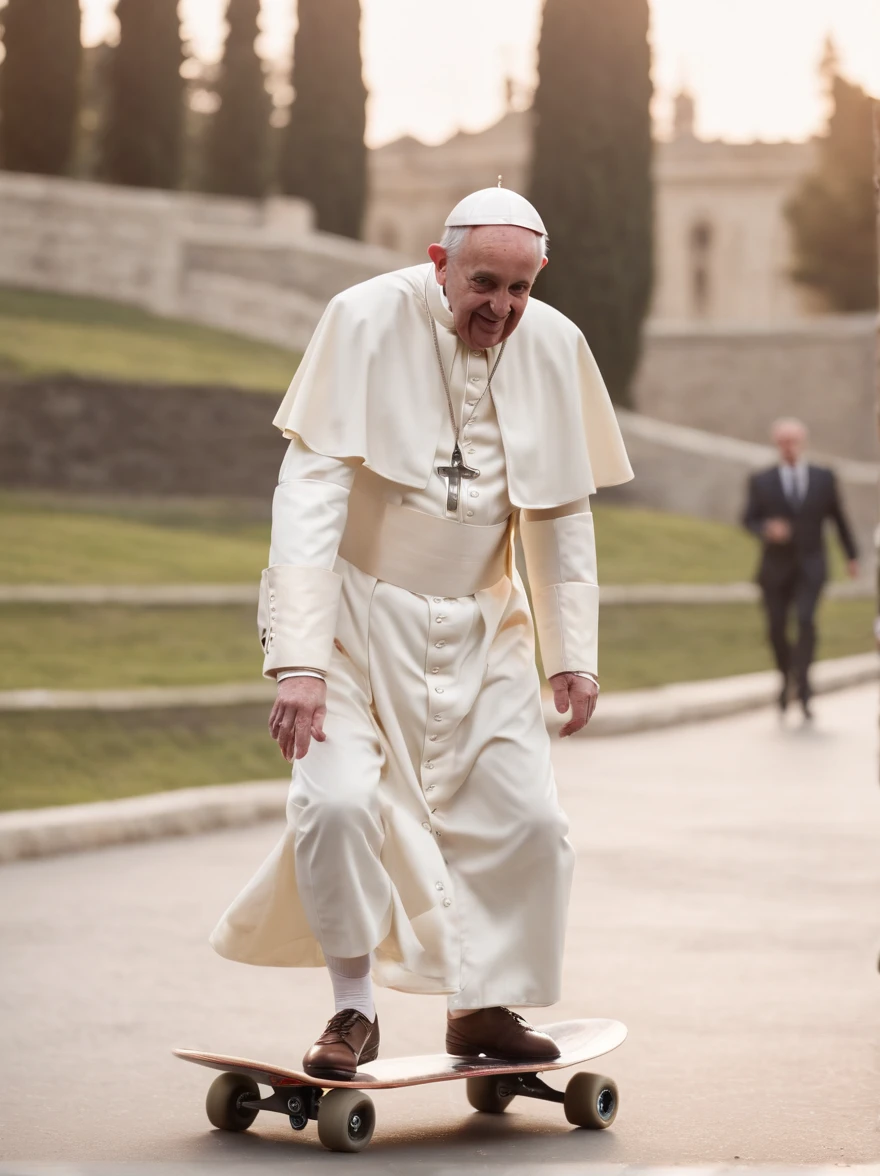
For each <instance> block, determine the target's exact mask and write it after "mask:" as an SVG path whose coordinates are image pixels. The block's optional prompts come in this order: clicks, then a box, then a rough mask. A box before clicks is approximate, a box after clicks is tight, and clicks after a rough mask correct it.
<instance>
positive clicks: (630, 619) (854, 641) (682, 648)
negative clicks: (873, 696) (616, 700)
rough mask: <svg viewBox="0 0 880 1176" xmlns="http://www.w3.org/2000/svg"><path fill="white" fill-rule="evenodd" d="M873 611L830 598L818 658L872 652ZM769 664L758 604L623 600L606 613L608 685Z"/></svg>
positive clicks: (636, 685)
mask: <svg viewBox="0 0 880 1176" xmlns="http://www.w3.org/2000/svg"><path fill="white" fill-rule="evenodd" d="M873 617H874V604H873V601H870V600H828V601H825V603H824V604H823V605H822V606H821V610H820V612H819V619H818V625H819V647H818V656H819V657H826V658H827V657H846V656H848V655H849V654H853V653H868V652H870V651H871V650H872V649H873V648H874V640H873V636H872V629H871V626H872V622H873ZM772 668H773V659H772V657H771V655H770V650H769V647H768V646H767V644H766V641H765V639H764V620H763V614H762V612H761V610H760V608H759V607H758V606H757V605H751V604H701V605H671V604H663V605H626V606H620V607H616V608H605V609H602V611H601V616H600V620H599V672H600V677H601V679H602V689H603V690H636V689H642V688H646V687H650V686H662V685H664V684H665V683H667V682H688V681H696V680H698V679H701V678H724V677H727V676H728V675H731V674H748V673H751V672H753V671H755V670H769V669H772Z"/></svg>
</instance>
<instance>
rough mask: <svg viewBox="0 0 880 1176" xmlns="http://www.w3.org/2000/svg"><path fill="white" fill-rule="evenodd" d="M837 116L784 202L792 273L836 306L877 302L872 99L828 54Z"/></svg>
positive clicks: (841, 308) (848, 307)
mask: <svg viewBox="0 0 880 1176" xmlns="http://www.w3.org/2000/svg"><path fill="white" fill-rule="evenodd" d="M825 71H826V78H827V84H828V88H829V92H830V99H831V116H830V118H829V120H828V126H827V129H826V132H825V134H824V135H823V136H822V138H821V139H820V140H819V143H818V148H819V151H818V162H817V166H816V169H815V171H814V172H813V173H812V174H811V175H809V176H807V178H806V179H805V180H804V182H803V184H802V185H801V187H800V189H799V191H798V192H797V193H796V194H795V196H794V197H793V198H792V199H791V200H790V201H789V204H788V206H787V208H786V214H787V216H788V220H789V223H790V225H791V229H792V238H793V247H794V257H795V263H794V267H793V269H792V277H793V278H794V280H795V281H796V282H799V283H801V284H802V285H804V286H807V287H809V288H811V289H812V290H814V291H816V292H817V293H818V294H819V295H820V296H821V298H822V299H823V301H824V302H825V303H826V305H827V306H828V307H829V308H830V309H831V310H835V311H866V310H873V309H874V307H876V306H877V233H876V221H875V213H874V182H873V171H874V163H873V153H874V152H873V135H872V129H871V127H872V101H873V100H872V99H871V97H870V96H869V95H868V94H866V93H865V91H864V90H863V89H862V88H861V87H860V86H857V85H854V84H853V83H852V82H848V81H847V80H846V79H845V78H843V77H841V76H840V73H839V71H838V69H837V62H836V59H835V57H834V55H833V53H829V54H828V55H827V56H826V65H825Z"/></svg>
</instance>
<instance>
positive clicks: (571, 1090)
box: [564, 1074, 620, 1131]
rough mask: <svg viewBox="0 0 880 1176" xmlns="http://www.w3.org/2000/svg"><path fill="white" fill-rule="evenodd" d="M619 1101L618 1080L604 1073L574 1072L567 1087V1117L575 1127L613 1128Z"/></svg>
mask: <svg viewBox="0 0 880 1176" xmlns="http://www.w3.org/2000/svg"><path fill="white" fill-rule="evenodd" d="M619 1104H620V1097H619V1095H618V1093H617V1083H616V1082H615V1081H614V1079H613V1078H605V1077H604V1076H603V1075H602V1074H575V1076H574V1077H573V1078H572V1079H571V1080H570V1081H569V1083H568V1085H567V1086H566V1088H565V1103H564V1109H565V1117H566V1119H568V1121H569V1123H573V1124H574V1126H575V1127H587V1128H589V1129H591V1130H593V1131H601V1130H602V1129H603V1128H605V1127H610V1126H611V1124H612V1123H613V1122H614V1120H615V1118H616V1116H617V1108H618V1106H619Z"/></svg>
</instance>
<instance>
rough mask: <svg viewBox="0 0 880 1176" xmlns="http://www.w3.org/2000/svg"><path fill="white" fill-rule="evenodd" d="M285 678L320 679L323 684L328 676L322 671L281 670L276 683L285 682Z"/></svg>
mask: <svg viewBox="0 0 880 1176" xmlns="http://www.w3.org/2000/svg"><path fill="white" fill-rule="evenodd" d="M285 678H320V679H321V681H322V682H326V681H327V676H326V675H325V674H322V673H321V671H320V670H280V671H279V672H278V673H277V674H276V675H275V681H276V682H283V681H284V679H285Z"/></svg>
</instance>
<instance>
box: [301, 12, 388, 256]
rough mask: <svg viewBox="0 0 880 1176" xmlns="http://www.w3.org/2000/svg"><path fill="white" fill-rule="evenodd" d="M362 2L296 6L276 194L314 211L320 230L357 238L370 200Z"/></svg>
mask: <svg viewBox="0 0 880 1176" xmlns="http://www.w3.org/2000/svg"><path fill="white" fill-rule="evenodd" d="M360 22H361V7H360V0H299V28H298V30H297V34H296V41H295V44H294V60H293V74H292V82H293V89H294V99H293V106H292V107H291V112H290V122H289V123H288V125H287V127H286V128H285V131H284V134H283V138H282V145H281V158H280V163H279V179H280V182H281V188H282V190H283V191H284V192H285V194H287V195H288V196H300V197H302V198H303V199H304V200H308V201H309V202H310V203H311V204H313V205H314V208H315V212H316V217H317V227H318V228H319V229H322V230H323V231H325V232H328V233H339V234H341V235H342V236H344V237H356V238H357V237H360V235H361V230H362V225H363V218H364V206H365V203H366V195H367V152H366V146H365V144H364V131H365V129H366V101H367V89H366V86H365V85H364V79H363V69H362V63H361V48H360Z"/></svg>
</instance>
